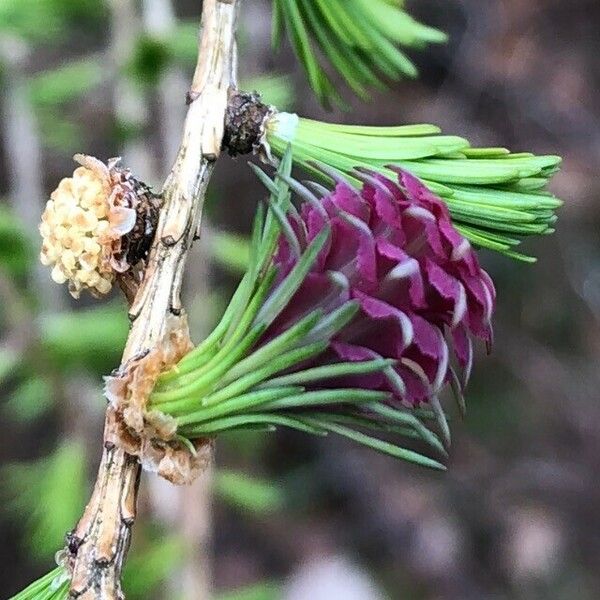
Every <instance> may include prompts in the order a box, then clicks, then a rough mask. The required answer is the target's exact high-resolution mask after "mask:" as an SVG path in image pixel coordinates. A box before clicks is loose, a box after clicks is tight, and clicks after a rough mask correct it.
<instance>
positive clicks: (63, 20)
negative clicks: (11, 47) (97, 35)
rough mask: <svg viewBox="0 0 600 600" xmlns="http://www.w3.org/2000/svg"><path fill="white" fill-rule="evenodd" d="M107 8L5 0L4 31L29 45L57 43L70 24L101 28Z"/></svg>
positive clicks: (86, 1) (84, 1) (65, 0)
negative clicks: (30, 43)
mask: <svg viewBox="0 0 600 600" xmlns="http://www.w3.org/2000/svg"><path fill="white" fill-rule="evenodd" d="M105 15H106V6H105V4H104V3H103V2H97V1H95V0H2V2H0V31H3V32H5V33H8V34H11V35H14V36H18V37H21V38H23V39H25V40H27V41H29V42H34V43H44V42H49V41H56V40H57V39H60V38H62V37H63V36H65V35H66V29H67V27H68V26H69V25H71V24H73V23H77V25H78V26H79V27H81V26H90V25H94V26H97V25H98V23H99V22H100V21H101V20H102V19H103V18H104V17H105Z"/></svg>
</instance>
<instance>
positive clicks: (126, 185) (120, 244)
mask: <svg viewBox="0 0 600 600" xmlns="http://www.w3.org/2000/svg"><path fill="white" fill-rule="evenodd" d="M74 159H75V160H76V161H77V162H78V163H79V164H80V165H81V166H80V167H78V168H77V169H75V171H74V173H73V176H72V177H66V178H64V179H63V180H62V181H61V182H60V183H59V185H58V187H57V188H56V189H55V190H54V191H53V192H52V194H51V195H50V200H48V202H47V203H46V208H45V210H44V212H43V214H42V222H41V224H40V233H41V235H42V250H41V254H40V259H41V261H42V263H43V264H44V265H47V266H50V267H52V279H53V280H54V281H55V282H56V283H68V285H69V292H70V293H71V295H72V296H73V297H74V298H79V296H80V294H81V291H82V290H89V291H90V292H91V293H92V294H93V295H94V296H103V295H106V294H108V292H110V290H111V288H112V285H113V283H114V280H115V277H116V275H117V274H118V273H124V272H125V271H127V270H128V269H129V268H130V267H131V266H132V265H133V264H135V263H136V262H138V261H139V260H140V259H141V258H144V257H145V253H146V252H147V249H148V247H149V245H150V243H151V237H150V239H149V240H141V242H142V243H140V240H139V239H137V240H133V239H130V238H132V236H134V234H135V233H136V231H137V230H140V231H143V232H144V235H145V237H148V234H149V233H152V234H153V227H151V226H150V227H148V224H147V223H139V227H136V225H138V222H139V221H140V220H145V219H147V218H148V217H149V216H152V215H155V214H157V210H156V209H157V204H156V198H155V197H154V196H152V194H151V193H150V191H149V190H148V188H147V187H146V186H145V185H144V184H142V183H140V182H139V181H137V180H136V179H135V178H133V177H132V176H131V174H130V173H129V171H128V170H125V169H121V168H119V166H118V164H119V159H111V160H109V161H108V164H104V163H103V162H102V161H100V160H98V159H97V158H94V157H92V156H85V155H82V154H76V155H75V156H74ZM149 204H151V205H152V206H149ZM134 250H135V252H134ZM140 250H141V252H140Z"/></svg>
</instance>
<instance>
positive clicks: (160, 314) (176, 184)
mask: <svg viewBox="0 0 600 600" xmlns="http://www.w3.org/2000/svg"><path fill="white" fill-rule="evenodd" d="M237 4H238V0H204V2H203V11H202V31H201V35H200V43H199V57H198V64H197V67H196V71H195V74H194V78H193V82H192V86H191V89H190V92H189V94H188V102H189V103H190V107H189V110H188V114H187V118H186V122H185V126H184V132H183V139H182V142H181V145H180V149H179V153H178V155H177V158H176V160H175V164H174V166H173V169H172V171H171V173H170V175H169V177H168V178H167V181H166V182H165V185H164V188H163V196H164V200H165V202H164V206H163V209H162V211H161V215H160V220H159V224H158V229H157V233H156V237H155V240H154V243H153V247H152V250H151V252H150V256H149V259H148V266H147V269H146V272H145V275H144V280H143V282H142V284H141V286H140V289H139V290H138V292H137V295H136V297H135V300H134V302H133V305H132V306H131V309H130V318H131V321H132V327H131V331H130V334H129V338H128V341H127V345H126V347H125V351H124V353H123V360H122V365H123V367H124V368H126V365H127V363H128V361H130V360H131V359H132V358H135V357H137V356H140V355H142V354H144V353H146V352H148V351H149V350H152V349H154V348H156V347H157V346H158V345H159V344H160V343H161V341H162V340H163V337H164V335H165V333H166V331H167V327H168V323H171V325H172V323H173V320H175V321H179V324H180V326H181V327H182V328H184V327H186V321H185V315H184V311H183V308H182V306H181V302H180V289H181V282H182V277H183V270H184V267H185V261H186V256H187V253H188V250H189V248H190V245H191V243H192V241H193V237H194V233H195V230H196V227H197V224H198V221H199V219H200V216H201V211H202V203H203V199H204V195H205V191H206V186H207V184H208V181H209V178H210V176H211V174H212V171H213V167H214V164H215V161H216V159H217V158H218V156H219V154H220V150H221V141H222V138H223V128H224V116H225V111H226V107H227V94H228V89H229V87H230V85H232V84H235V75H234V71H235V39H234V35H235V23H236V9H237ZM115 427H116V419H115V415H114V413H113V411H112V409H111V408H110V407H109V409H108V411H107V416H106V423H105V440H109V439H112V438H113V436H112V432H113V429H114V428H115ZM139 475H140V467H139V464H138V461H137V459H136V458H134V457H132V456H129V455H128V454H126V453H125V452H124V451H123V450H121V449H120V448H118V447H116V446H114V445H112V444H110V443H106V442H105V447H104V450H103V456H102V461H101V464H100V468H99V472H98V477H97V480H96V485H95V488H94V492H93V494H92V499H91V500H90V502H89V504H88V506H87V508H86V510H85V513H84V515H83V517H82V519H81V520H80V522H79V524H78V526H77V528H76V529H75V531H74V532H73V533H72V535H71V536H70V541H69V545H68V551H69V553H70V557H71V562H72V581H71V588H70V595H71V597H72V598H82V599H85V600H118V599H120V598H123V597H124V595H123V592H122V590H121V584H120V579H121V571H122V568H123V563H124V561H125V557H126V554H127V550H128V547H129V542H130V535H131V527H132V525H133V522H134V519H135V508H136V498H137V488H138V483H139Z"/></svg>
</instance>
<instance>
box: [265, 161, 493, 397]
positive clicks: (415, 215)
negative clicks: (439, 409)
mask: <svg viewBox="0 0 600 600" xmlns="http://www.w3.org/2000/svg"><path fill="white" fill-rule="evenodd" d="M289 218H290V222H291V225H292V227H293V228H294V231H295V232H296V235H297V237H298V240H299V242H300V245H301V246H302V247H306V245H307V244H308V243H310V241H311V240H312V239H314V238H315V236H316V235H318V234H319V232H320V231H321V230H322V229H323V228H324V227H325V226H326V225H329V227H330V228H331V234H330V236H329V239H328V241H327V242H326V244H325V247H324V248H323V249H322V250H321V252H320V254H319V256H318V259H317V261H316V262H315V264H314V265H313V267H312V269H311V271H310V273H309V274H308V276H307V277H306V278H305V280H304V282H303V283H302V285H301V287H300V289H299V290H298V292H297V293H296V294H295V296H294V297H293V298H292V300H291V301H290V303H289V304H288V306H287V308H286V309H285V310H284V311H283V312H282V314H281V315H280V316H279V317H278V318H277V320H276V321H275V323H274V324H273V326H272V328H271V333H272V334H273V333H275V332H281V331H284V330H286V329H288V328H289V327H290V326H291V325H293V324H294V323H295V322H297V321H298V320H299V319H300V318H302V317H304V316H306V315H307V314H308V313H309V312H311V311H313V310H316V309H319V308H320V309H322V310H323V311H324V312H325V314H329V313H331V312H332V311H333V310H335V309H336V308H339V307H340V306H342V305H343V304H344V303H346V302H348V301H349V300H354V301H357V302H358V303H359V305H360V309H359V312H358V313H357V315H356V316H355V317H354V319H353V320H352V321H351V322H350V323H349V324H348V325H346V326H345V327H344V328H343V329H342V330H341V331H339V332H338V333H337V334H336V335H335V337H334V338H333V340H332V341H331V344H330V346H329V349H328V350H327V352H326V353H325V354H323V355H321V356H320V357H319V359H318V363H319V364H328V363H333V362H339V361H364V360H372V359H374V358H379V357H383V358H388V359H395V360H396V361H397V362H396V364H395V366H394V367H393V368H394V370H395V372H396V374H397V376H393V377H391V378H390V377H389V371H388V374H387V375H386V374H385V373H377V374H370V375H365V376H359V377H353V378H352V381H351V382H347V383H350V384H351V385H352V386H353V387H362V388H366V389H375V390H388V391H390V392H391V393H393V396H394V400H395V401H397V402H401V403H403V404H405V405H407V406H418V405H419V404H421V403H424V402H427V401H428V400H431V399H433V398H435V397H436V396H437V394H438V393H439V392H440V390H441V389H442V388H443V387H444V385H445V384H446V383H448V382H450V381H451V380H454V383H455V384H456V386H457V387H458V388H459V389H460V390H462V389H464V387H465V386H466V384H467V381H468V379H469V374H470V370H471V364H472V357H473V348H472V338H473V337H477V338H480V339H482V340H484V341H485V342H486V343H487V344H488V346H489V345H490V344H491V342H492V326H491V317H492V313H493V310H494V305H495V297H496V294H495V289H494V285H493V283H492V280H491V279H490V277H489V275H488V274H487V273H486V272H485V271H484V270H483V269H482V268H481V267H480V266H479V262H478V260H477V256H476V254H475V251H474V250H473V248H472V247H471V245H470V243H469V242H468V241H467V240H466V239H465V238H464V237H462V236H461V235H460V233H458V231H457V230H456V229H455V228H454V227H453V225H452V222H451V220H450V214H449V212H448V209H447V208H446V206H445V204H444V203H443V201H442V200H440V199H439V198H438V197H436V196H435V195H434V194H433V193H432V192H431V191H430V190H429V189H428V188H427V187H425V186H424V185H423V184H422V183H421V182H420V181H419V180H418V179H416V178H415V177H413V176H412V175H410V174H409V173H406V172H399V176H398V183H397V184H396V183H395V182H393V181H391V180H389V179H386V178H384V177H382V176H380V175H377V174H375V173H371V174H369V175H367V177H366V183H365V184H364V185H363V187H362V189H361V190H356V189H354V188H353V187H351V186H350V185H348V184H346V183H345V182H343V181H342V182H338V183H337V185H336V187H335V189H334V190H333V191H332V192H331V193H330V194H329V195H327V196H325V197H323V198H322V199H321V200H320V201H319V203H314V202H313V203H308V202H307V203H305V204H304V205H303V207H302V209H301V211H300V214H299V215H291V216H289ZM296 261H297V255H296V253H295V252H294V249H293V248H292V246H291V245H290V244H289V243H288V241H287V240H286V238H285V237H283V236H282V237H281V239H280V241H279V246H278V251H277V254H276V257H275V264H276V265H277V266H278V267H279V277H280V278H283V277H284V276H285V275H286V274H287V273H289V272H290V270H291V269H292V268H293V266H294V265H295V263H296ZM456 386H455V387H456Z"/></svg>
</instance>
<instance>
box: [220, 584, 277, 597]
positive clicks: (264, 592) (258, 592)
mask: <svg viewBox="0 0 600 600" xmlns="http://www.w3.org/2000/svg"><path fill="white" fill-rule="evenodd" d="M280 599H281V588H280V586H279V585H277V584H276V583H270V582H265V583H258V584H255V585H252V586H249V587H246V588H242V589H240V590H237V591H234V592H229V593H227V594H221V595H220V596H218V597H217V600H280Z"/></svg>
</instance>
